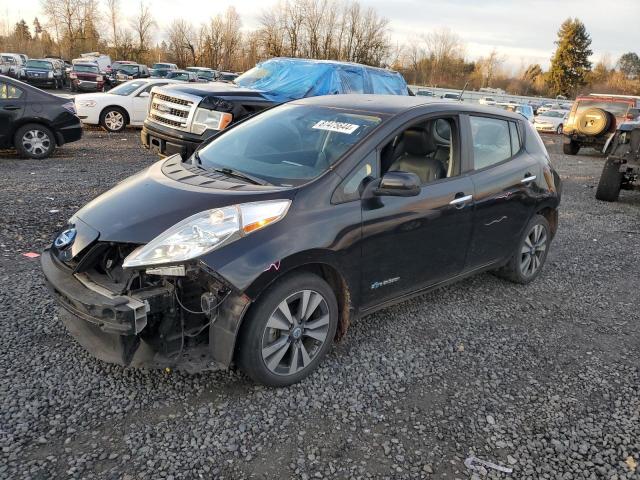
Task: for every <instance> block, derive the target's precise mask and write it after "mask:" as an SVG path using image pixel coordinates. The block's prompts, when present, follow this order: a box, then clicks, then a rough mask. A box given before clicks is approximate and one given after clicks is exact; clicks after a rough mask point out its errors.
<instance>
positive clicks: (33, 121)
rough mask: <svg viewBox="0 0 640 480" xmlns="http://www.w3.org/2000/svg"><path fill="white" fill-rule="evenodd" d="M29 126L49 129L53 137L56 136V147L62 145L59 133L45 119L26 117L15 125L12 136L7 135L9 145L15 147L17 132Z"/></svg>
mask: <svg viewBox="0 0 640 480" xmlns="http://www.w3.org/2000/svg"><path fill="white" fill-rule="evenodd" d="M27 124H34V125H42V126H43V127H47V128H48V129H49V130H51V131H52V132H53V135H54V137H55V141H56V145H60V139H59V138H58V135H57V132H56V131H55V130H54V129H53V127H52V126H51V125H50V124H49V123H47V122H46V121H44V120H43V119H33V118H28V117H25V118H21V119H19V120H18V121H17V122H16V123H15V125H14V126H13V130H11V132H10V134H9V135H7V140H8V142H9V144H10V145H11V146H12V147H15V145H14V141H13V137H15V135H16V132H17V131H18V130H19V129H20V128H21V127H24V126H25V125H27Z"/></svg>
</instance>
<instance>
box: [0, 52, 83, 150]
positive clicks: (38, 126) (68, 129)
mask: <svg viewBox="0 0 640 480" xmlns="http://www.w3.org/2000/svg"><path fill="white" fill-rule="evenodd" d="M29 61H30V60H29ZM81 137H82V126H81V125H80V120H79V119H78V117H77V116H76V115H75V106H74V104H73V101H70V100H69V99H65V98H61V97H58V96H56V95H52V94H50V93H47V92H44V91H42V90H40V89H38V88H34V87H32V86H30V85H28V84H26V83H23V82H20V81H18V80H14V79H11V78H8V77H0V148H15V149H16V150H17V151H18V154H19V155H20V156H21V157H25V158H36V159H39V158H45V157H48V156H49V155H51V154H52V153H53V151H54V150H55V148H56V147H57V146H62V145H64V144H65V143H69V142H75V141H76V140H80V138H81Z"/></svg>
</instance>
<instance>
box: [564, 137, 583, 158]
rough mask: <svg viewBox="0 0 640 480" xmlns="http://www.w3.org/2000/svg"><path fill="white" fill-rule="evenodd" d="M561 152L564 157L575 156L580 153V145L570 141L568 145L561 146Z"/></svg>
mask: <svg viewBox="0 0 640 480" xmlns="http://www.w3.org/2000/svg"><path fill="white" fill-rule="evenodd" d="M562 151H563V153H564V154H565V155H577V153H578V152H579V151H580V144H579V143H577V142H574V141H573V140H571V142H570V143H565V144H563V145H562Z"/></svg>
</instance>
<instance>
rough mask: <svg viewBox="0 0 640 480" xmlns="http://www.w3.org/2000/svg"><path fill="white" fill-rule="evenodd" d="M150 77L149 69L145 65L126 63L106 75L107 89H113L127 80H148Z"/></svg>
mask: <svg viewBox="0 0 640 480" xmlns="http://www.w3.org/2000/svg"><path fill="white" fill-rule="evenodd" d="M150 76H151V74H150V72H149V68H148V67H147V66H146V65H139V64H137V63H133V64H131V63H127V64H123V65H119V66H118V67H117V68H116V69H115V70H113V69H112V70H111V73H110V74H109V75H107V81H108V85H109V87H111V88H113V87H115V86H117V85H120V84H121V83H124V82H128V81H129V80H135V79H138V78H149V77H150Z"/></svg>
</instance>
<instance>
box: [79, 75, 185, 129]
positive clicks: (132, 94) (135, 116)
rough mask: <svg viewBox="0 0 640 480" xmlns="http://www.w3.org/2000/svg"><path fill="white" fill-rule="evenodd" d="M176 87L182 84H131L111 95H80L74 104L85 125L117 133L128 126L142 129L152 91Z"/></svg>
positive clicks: (156, 80) (158, 81) (162, 81)
mask: <svg viewBox="0 0 640 480" xmlns="http://www.w3.org/2000/svg"><path fill="white" fill-rule="evenodd" d="M173 83H181V82H178V81H177V80H169V79H164V78H144V79H140V80H129V81H128V82H125V83H123V84H121V85H118V86H117V87H115V88H112V89H111V90H109V91H108V92H105V93H93V94H91V93H87V94H81V95H76V96H75V97H73V100H74V102H75V105H76V110H77V112H78V117H79V118H80V120H82V123H84V124H87V125H100V126H101V127H102V128H104V129H105V130H106V131H107V132H111V133H117V132H121V131H123V130H124V129H125V128H126V127H127V125H131V126H140V125H142V122H144V119H145V117H146V116H147V110H149V98H150V96H149V95H150V92H151V89H152V88H153V87H158V86H164V85H168V84H173Z"/></svg>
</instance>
